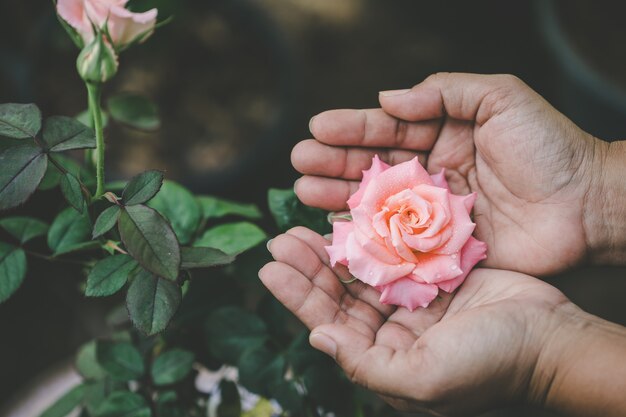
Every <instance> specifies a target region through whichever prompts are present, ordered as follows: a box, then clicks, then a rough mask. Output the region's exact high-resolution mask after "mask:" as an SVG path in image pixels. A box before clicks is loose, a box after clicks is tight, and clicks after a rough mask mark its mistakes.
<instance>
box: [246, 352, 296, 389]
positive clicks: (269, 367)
mask: <svg viewBox="0 0 626 417" xmlns="http://www.w3.org/2000/svg"><path fill="white" fill-rule="evenodd" d="M237 368H239V382H240V383H241V384H242V385H243V386H244V387H246V388H248V389H249V390H250V391H252V392H254V393H256V394H259V395H262V396H265V397H269V396H270V395H271V392H270V387H272V386H275V385H278V384H281V383H282V382H283V381H284V380H285V378H284V376H285V369H286V361H285V357H284V356H282V355H277V354H276V353H274V352H272V351H270V350H269V349H267V348H266V347H264V346H261V347H258V348H256V349H247V350H246V351H245V352H244V353H243V354H242V355H241V358H240V359H239V363H238V365H237Z"/></svg>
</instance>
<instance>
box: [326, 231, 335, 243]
mask: <svg viewBox="0 0 626 417" xmlns="http://www.w3.org/2000/svg"><path fill="white" fill-rule="evenodd" d="M324 239H326V240H329V241H331V242H332V240H333V234H332V233H329V234H327V235H324Z"/></svg>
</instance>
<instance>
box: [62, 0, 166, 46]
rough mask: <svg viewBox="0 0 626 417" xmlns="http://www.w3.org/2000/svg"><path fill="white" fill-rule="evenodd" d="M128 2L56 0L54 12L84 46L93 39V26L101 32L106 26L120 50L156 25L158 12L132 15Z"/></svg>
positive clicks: (149, 11) (115, 0) (118, 0)
mask: <svg viewBox="0 0 626 417" xmlns="http://www.w3.org/2000/svg"><path fill="white" fill-rule="evenodd" d="M127 2H128V0H58V1H57V12H58V13H59V16H61V18H62V19H63V20H65V21H66V22H67V23H68V24H69V25H70V26H71V27H73V28H74V29H75V30H76V31H77V32H78V34H79V35H80V36H81V37H82V38H83V41H84V42H85V45H88V44H89V43H90V42H91V41H92V40H93V39H94V31H93V27H92V24H93V25H95V26H96V27H98V28H100V29H101V28H103V27H104V25H105V23H106V24H107V29H108V32H109V34H110V35H111V40H112V42H113V46H114V47H115V48H116V49H119V48H122V47H124V46H126V45H128V44H130V43H131V42H133V41H135V40H138V39H139V38H144V39H145V38H146V37H147V36H148V35H149V34H150V33H151V31H152V30H153V29H154V25H155V24H156V18H157V9H152V10H148V11H147V12H144V13H132V12H131V11H129V10H127V9H126V8H125V6H126V3H127ZM141 40H143V39H141Z"/></svg>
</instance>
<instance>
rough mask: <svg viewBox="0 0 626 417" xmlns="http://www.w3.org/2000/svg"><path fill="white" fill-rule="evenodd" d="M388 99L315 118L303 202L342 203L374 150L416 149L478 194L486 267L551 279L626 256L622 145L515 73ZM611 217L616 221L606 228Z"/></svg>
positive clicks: (448, 77) (439, 81) (402, 154)
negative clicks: (596, 133)
mask: <svg viewBox="0 0 626 417" xmlns="http://www.w3.org/2000/svg"><path fill="white" fill-rule="evenodd" d="M379 99H380V104H381V108H380V109H367V110H331V111H327V112H324V113H321V114H319V115H317V116H315V117H314V118H313V119H312V120H311V123H310V130H311V133H312V134H313V136H314V137H315V139H309V140H305V141H303V142H300V143H299V144H298V145H296V147H295V148H294V150H293V153H292V162H293V165H294V167H295V168H296V169H297V170H298V171H300V172H301V173H303V174H304V176H303V177H302V178H300V179H299V180H298V181H297V183H296V186H295V189H296V193H297V194H298V197H299V198H300V199H301V200H302V201H303V202H304V203H305V204H308V205H312V206H317V207H321V208H324V209H327V210H345V209H346V203H345V202H346V200H347V199H348V197H349V195H350V194H351V193H353V192H354V191H355V190H356V188H357V186H358V181H359V180H360V178H361V171H362V170H364V169H367V168H368V167H369V165H370V164H371V157H372V156H373V155H374V154H379V156H380V157H381V158H382V159H383V160H385V161H386V162H388V163H390V164H396V163H399V162H402V161H405V160H408V159H411V158H413V157H415V156H416V155H418V156H419V157H420V160H421V162H422V163H424V164H425V166H426V167H427V169H428V171H429V172H431V173H436V172H439V171H440V170H441V169H442V168H445V169H446V176H447V178H448V181H449V183H450V187H451V189H452V191H453V192H454V193H456V194H467V193H470V192H477V193H478V200H477V201H476V205H475V207H474V218H475V222H476V224H477V227H476V236H477V237H478V238H479V239H481V240H483V241H485V242H487V244H488V246H489V252H488V258H487V260H486V261H485V262H484V266H487V267H493V268H500V269H508V270H514V271H519V272H523V273H528V274H533V275H547V274H553V273H556V272H560V271H563V270H565V269H568V268H570V267H572V266H575V265H577V264H579V263H581V262H583V261H585V260H592V261H597V262H603V263H613V264H618V263H623V260H624V254H626V242H624V238H623V236H626V222H624V220H623V218H624V217H623V215H624V213H625V212H626V202H624V204H623V206H620V205H619V204H618V201H619V200H620V199H621V200H624V197H623V196H622V195H623V194H624V193H621V191H622V190H626V182H624V181H623V175H621V174H620V173H619V172H620V170H619V169H617V167H619V165H620V164H619V163H617V164H616V163H611V162H607V161H610V160H611V158H617V159H618V161H619V160H620V158H621V161H625V160H626V158H625V157H624V152H622V151H620V152H619V156H618V157H616V156H614V155H613V154H615V153H616V152H617V150H616V148H617V147H619V146H620V145H615V146H613V148H611V146H609V144H608V143H606V142H603V141H600V140H598V139H596V138H594V137H592V136H591V135H589V134H588V133H586V132H584V131H582V130H581V129H579V128H578V127H577V126H576V125H574V124H573V123H572V122H571V121H570V120H569V119H567V118H566V117H565V116H563V115H562V114H561V113H559V112H558V111H556V110H555V109H554V108H553V107H552V106H550V104H548V103H547V102H546V101H545V100H544V99H543V98H542V97H541V96H539V95H538V94H536V93H535V92H534V91H533V90H531V89H530V88H528V86H526V85H525V84H524V83H523V82H521V81H520V80H519V79H517V78H515V77H512V76H507V75H474V74H436V75H434V76H431V77H429V78H428V79H426V80H425V81H424V82H422V83H420V84H418V85H416V86H415V87H413V88H412V89H410V90H402V91H392V92H382V93H381V94H380V97H379ZM616 165H617V167H616V169H613V171H612V172H614V174H606V172H607V169H608V168H607V167H609V166H616ZM621 166H623V164H622V165H621ZM607 175H608V176H609V178H607ZM607 182H609V183H611V185H612V187H613V188H611V190H614V191H607V187H606V183H607ZM609 195H610V196H611V197H609ZM616 207H618V208H616ZM620 216H621V217H620ZM609 218H610V219H609ZM620 218H621V219H622V220H621V221H620V220H619V219H620ZM608 220H611V221H614V222H619V225H613V226H612V227H609V228H607V226H606V223H607V221H608ZM620 232H624V233H620ZM617 239H620V240H621V241H620V242H617V241H616V240H617Z"/></svg>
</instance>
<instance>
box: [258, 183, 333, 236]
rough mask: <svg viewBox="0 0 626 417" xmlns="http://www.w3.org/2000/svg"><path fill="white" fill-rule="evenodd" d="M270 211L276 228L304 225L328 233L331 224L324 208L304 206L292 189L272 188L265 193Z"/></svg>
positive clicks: (283, 228) (286, 228)
mask: <svg viewBox="0 0 626 417" xmlns="http://www.w3.org/2000/svg"><path fill="white" fill-rule="evenodd" d="M267 200H268V204H269V207H270V212H271V213H272V216H273V217H274V220H276V224H277V225H278V228H279V229H280V230H282V231H287V230H289V229H291V228H292V227H295V226H306V227H308V228H309V229H312V230H314V231H316V232H317V233H319V234H321V235H324V234H326V233H330V231H331V229H332V228H331V226H330V224H329V223H328V221H327V219H326V217H327V214H328V213H327V212H325V211H324V210H321V209H318V208H313V207H309V206H305V205H304V204H302V203H301V202H300V200H298V197H297V196H296V193H294V191H293V190H292V189H286V190H279V189H276V188H272V189H270V190H269V191H268V195H267Z"/></svg>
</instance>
